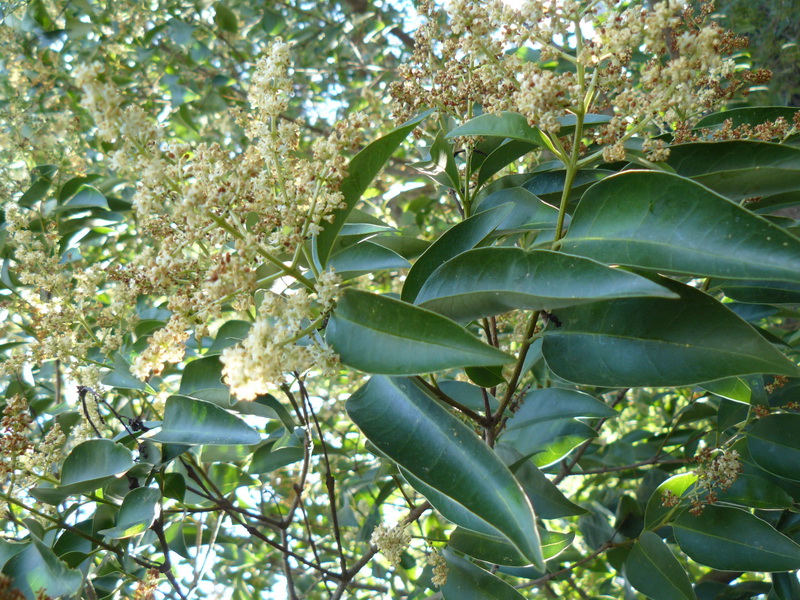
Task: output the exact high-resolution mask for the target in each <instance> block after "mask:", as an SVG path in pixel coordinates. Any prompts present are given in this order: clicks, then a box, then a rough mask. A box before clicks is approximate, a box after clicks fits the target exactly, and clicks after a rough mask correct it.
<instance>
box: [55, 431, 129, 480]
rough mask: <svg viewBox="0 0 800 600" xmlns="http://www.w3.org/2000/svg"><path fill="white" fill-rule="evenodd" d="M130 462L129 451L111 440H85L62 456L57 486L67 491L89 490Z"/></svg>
mask: <svg viewBox="0 0 800 600" xmlns="http://www.w3.org/2000/svg"><path fill="white" fill-rule="evenodd" d="M132 466H133V455H132V454H131V451H130V450H128V449H127V448H126V447H125V446H121V445H120V444H117V443H114V442H112V441H111V440H103V439H101V440H87V441H85V442H83V443H82V444H78V445H77V446H75V448H73V449H72V451H71V452H70V453H69V455H68V456H67V458H65V459H64V466H63V467H62V469H61V486H60V488H59V489H61V490H63V491H67V490H68V491H69V492H70V493H83V492H92V491H94V490H96V489H97V488H99V487H101V486H102V485H103V483H104V482H106V481H108V480H109V479H110V478H112V477H115V476H117V475H120V474H122V473H124V472H125V471H127V470H128V469H130V468H131V467H132Z"/></svg>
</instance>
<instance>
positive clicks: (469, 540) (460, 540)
mask: <svg viewBox="0 0 800 600" xmlns="http://www.w3.org/2000/svg"><path fill="white" fill-rule="evenodd" d="M539 535H540V536H541V540H542V554H543V556H544V559H545V560H549V559H551V558H553V557H554V556H557V555H558V554H560V553H561V552H562V551H563V550H564V549H565V548H567V547H568V546H569V545H570V544H571V543H572V540H573V538H574V537H575V534H574V533H561V532H556V531H540V532H539ZM448 545H449V546H450V547H451V548H453V549H454V550H457V551H459V552H463V553H464V554H466V555H468V556H471V557H473V558H477V559H478V560H482V561H485V562H488V563H491V564H495V565H505V566H512V567H513V566H519V567H521V566H527V565H528V564H529V562H530V561H528V560H526V559H525V558H524V557H523V556H521V555H520V553H519V551H518V550H517V549H516V548H515V547H514V546H513V545H512V544H511V543H510V542H509V541H508V540H507V539H506V538H502V537H497V536H493V535H488V534H486V533H481V532H477V531H470V530H469V529H464V528H463V527H458V528H457V529H456V530H455V531H454V532H453V533H451V534H450V539H449V540H448Z"/></svg>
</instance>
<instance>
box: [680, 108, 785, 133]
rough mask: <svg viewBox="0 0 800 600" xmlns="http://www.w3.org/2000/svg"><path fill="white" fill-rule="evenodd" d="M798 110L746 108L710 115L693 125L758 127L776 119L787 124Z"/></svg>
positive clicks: (697, 126)
mask: <svg viewBox="0 0 800 600" xmlns="http://www.w3.org/2000/svg"><path fill="white" fill-rule="evenodd" d="M797 110H798V109H796V108H791V107H789V106H746V107H742V108H733V109H730V110H723V111H721V112H716V113H711V114H710V115H706V116H705V117H703V118H702V119H700V120H699V121H698V122H697V124H696V125H695V128H696V129H699V128H701V127H714V126H716V125H722V124H723V123H724V122H725V121H727V120H729V119H730V121H731V127H734V128H735V127H739V126H740V125H745V124H747V125H760V124H762V123H766V122H767V121H774V120H775V119H777V118H778V117H783V118H784V119H785V120H786V122H787V123H791V122H792V119H793V118H794V115H795V113H796V112H797Z"/></svg>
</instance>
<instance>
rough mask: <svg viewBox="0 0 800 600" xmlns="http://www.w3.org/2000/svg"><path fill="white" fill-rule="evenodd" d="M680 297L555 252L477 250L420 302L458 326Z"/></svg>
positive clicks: (450, 264) (444, 273)
mask: <svg viewBox="0 0 800 600" xmlns="http://www.w3.org/2000/svg"><path fill="white" fill-rule="evenodd" d="M638 296H657V297H662V298H677V295H676V294H675V293H673V292H671V291H669V290H667V289H665V288H663V287H661V286H660V285H658V284H656V283H653V282H652V281H650V280H649V279H645V278H644V277H640V276H639V275H636V274H634V273H630V272H628V271H624V270H622V269H613V268H611V267H607V266H605V265H602V264H600V263H597V262H595V261H593V260H589V259H585V258H581V257H578V256H570V255H567V254H563V253H560V252H552V251H550V250H531V251H528V252H526V251H525V250H522V249H521V248H496V247H491V248H477V249H475V250H470V251H468V252H464V253H462V254H459V255H458V256H456V257H455V258H453V259H452V260H449V261H447V262H446V263H444V264H443V265H442V266H441V267H439V268H438V269H436V271H434V272H433V273H432V274H431V275H430V277H428V279H427V281H426V282H425V284H424V285H423V286H422V289H420V291H419V294H418V295H417V297H416V303H417V304H420V305H421V306H423V307H425V308H428V309H430V310H433V311H436V312H438V313H440V314H443V315H445V316H447V317H450V318H451V319H454V320H456V321H470V320H472V319H476V318H479V317H487V316H490V315H496V314H500V313H505V312H509V311H512V310H516V309H527V310H542V309H548V310H553V309H559V308H563V307H565V306H573V305H576V304H585V303H587V302H593V301H595V300H598V299H604V298H628V297H638Z"/></svg>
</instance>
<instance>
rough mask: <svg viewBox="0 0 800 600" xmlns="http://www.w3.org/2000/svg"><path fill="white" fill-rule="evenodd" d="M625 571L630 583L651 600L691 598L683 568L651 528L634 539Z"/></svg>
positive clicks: (691, 594) (692, 598)
mask: <svg viewBox="0 0 800 600" xmlns="http://www.w3.org/2000/svg"><path fill="white" fill-rule="evenodd" d="M625 575H626V577H627V578H628V581H630V583H631V585H632V586H633V587H635V588H636V589H637V590H639V591H640V592H642V593H643V594H644V595H645V596H647V597H648V598H653V600H694V598H695V595H694V591H693V590H692V584H691V582H690V581H689V577H688V575H686V571H684V570H683V567H681V565H680V563H679V562H678V560H677V559H676V558H675V556H674V555H673V554H672V552H671V551H670V550H669V548H667V545H666V544H665V543H664V542H663V541H662V540H661V538H660V537H658V536H657V535H656V534H655V533H653V532H652V531H645V532H644V533H642V535H641V536H640V537H639V539H638V540H637V541H636V544H635V545H634V546H633V550H631V553H630V554H629V555H628V560H627V561H626V562H625Z"/></svg>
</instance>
